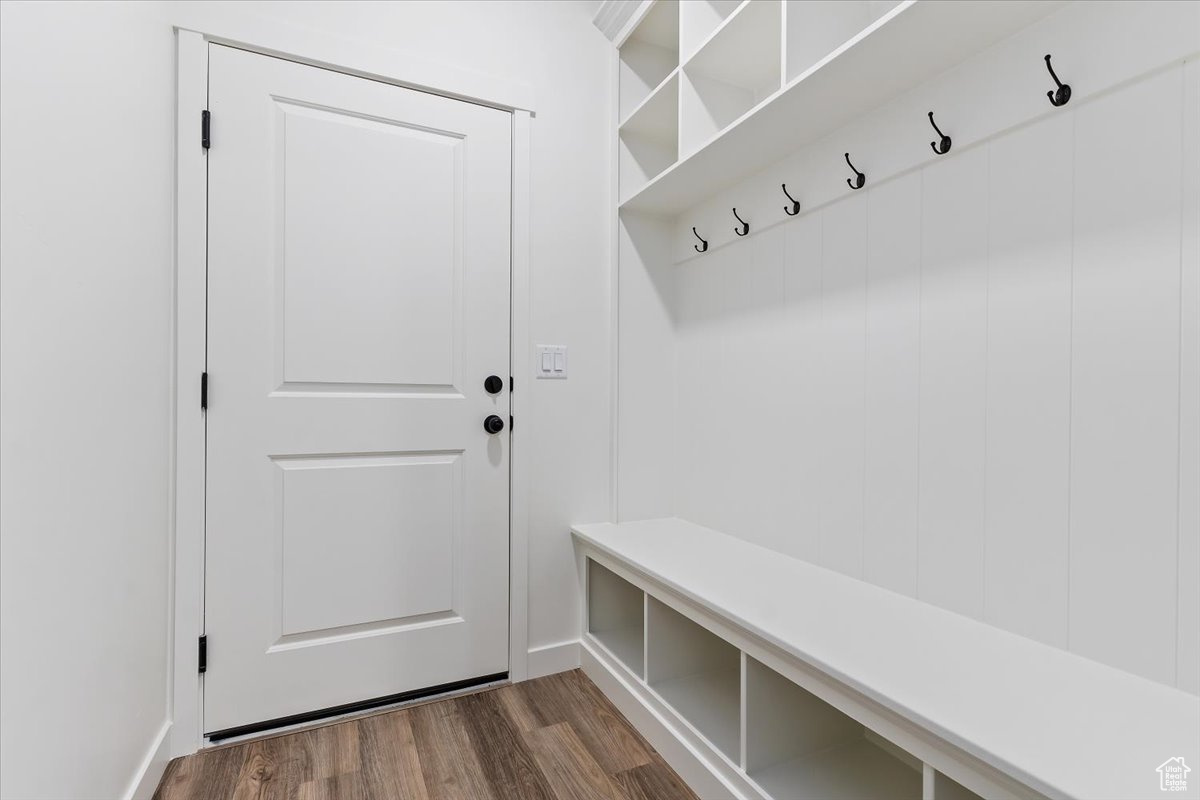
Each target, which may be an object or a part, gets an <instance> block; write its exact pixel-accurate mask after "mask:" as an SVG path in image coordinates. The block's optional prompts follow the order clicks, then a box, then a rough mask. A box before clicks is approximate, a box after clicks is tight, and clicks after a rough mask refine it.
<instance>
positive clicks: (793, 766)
mask: <svg viewBox="0 0 1200 800" xmlns="http://www.w3.org/2000/svg"><path fill="white" fill-rule="evenodd" d="M745 702H746V733H745V735H746V764H745V767H746V773H747V774H748V775H749V776H750V778H751V779H752V780H754V781H755V782H756V783H757V784H758V785H759V786H760V787H761V788H762V790H763V791H764V792H766V793H767V794H768V795H770V796H771V797H773V798H777V800H786V799H787V798H797V797H820V798H825V800H843V799H844V800H861V798H864V797H887V798H891V799H892V800H919V799H920V798H921V792H922V775H921V764H920V763H919V762H918V761H917V760H916V759H915V758H913V757H911V756H909V755H908V754H907V753H903V752H902V751H900V750H899V749H898V748H897V747H896V746H895V745H892V744H891V743H890V742H887V741H886V740H883V739H881V738H880V737H878V736H877V735H876V734H873V733H871V732H870V731H868V730H867V729H866V728H864V726H863V725H862V724H860V723H859V722H857V721H856V720H854V719H852V718H851V717H848V716H846V715H845V714H843V713H842V712H840V711H838V710H837V709H835V708H834V707H833V706H831V705H829V704H828V703H826V702H825V701H823V700H821V699H820V698H818V697H816V696H815V695H813V694H811V693H809V692H808V691H806V690H805V689H803V688H801V687H800V686H798V685H796V684H795V683H793V682H792V681H790V680H789V679H788V678H786V677H784V676H783V675H780V674H779V673H778V672H775V671H774V670H772V669H771V668H769V667H767V666H765V665H764V664H762V663H761V662H759V661H757V660H755V659H753V658H750V657H747V658H746V697H745Z"/></svg>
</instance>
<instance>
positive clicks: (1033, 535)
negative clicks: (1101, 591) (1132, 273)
mask: <svg viewBox="0 0 1200 800" xmlns="http://www.w3.org/2000/svg"><path fill="white" fill-rule="evenodd" d="M1073 135H1074V116H1073V115H1071V114H1058V115H1054V116H1051V117H1047V118H1046V119H1044V120H1043V121H1041V122H1039V123H1036V124H1034V125H1030V126H1029V127H1026V128H1023V129H1021V130H1019V131H1016V132H1014V133H1012V134H1010V135H1009V136H1007V137H1003V138H1001V139H1000V140H998V141H996V142H993V143H992V144H991V146H990V157H991V167H990V171H991V184H990V185H991V196H990V200H989V206H990V217H991V220H990V230H989V234H988V239H989V242H990V247H989V251H990V252H989V258H988V310H987V321H988V344H987V348H988V349H987V370H988V373H987V442H986V451H987V467H986V475H987V498H986V508H987V526H986V548H985V550H986V573H985V580H984V589H985V598H984V607H985V613H984V619H986V620H987V621H988V622H991V623H992V624H994V625H997V626H999V627H1002V628H1007V629H1008V630H1011V631H1014V632H1016V633H1020V634H1023V635H1025V636H1029V637H1031V638H1033V639H1039V640H1041V641H1043V642H1047V643H1049V644H1054V645H1057V646H1059V647H1066V645H1067V615H1068V613H1067V602H1068V599H1067V578H1068V568H1067V556H1068V551H1067V545H1068V541H1067V539H1068V495H1069V492H1068V481H1069V475H1070V469H1069V461H1070V390H1071V386H1070V380H1071V379H1070V376H1071V236H1070V231H1071V209H1072V204H1071V203H1072V198H1071V193H1070V192H1069V191H1068V190H1067V187H1070V186H1071V182H1072V159H1071V158H1070V157H1069V155H1068V154H1070V153H1071V149H1072V137H1073ZM1043 186H1053V187H1055V190H1054V191H1041V190H1038V189H1037V188H1036V187H1043Z"/></svg>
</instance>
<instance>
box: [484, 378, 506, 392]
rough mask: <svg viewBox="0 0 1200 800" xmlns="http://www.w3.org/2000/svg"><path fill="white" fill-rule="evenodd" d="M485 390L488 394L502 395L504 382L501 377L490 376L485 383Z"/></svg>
mask: <svg viewBox="0 0 1200 800" xmlns="http://www.w3.org/2000/svg"><path fill="white" fill-rule="evenodd" d="M483 388H484V389H486V390H487V393H488V394H500V390H501V389H503V388H504V381H502V380H500V376H499V375H488V376H487V380H485V381H484V382H483Z"/></svg>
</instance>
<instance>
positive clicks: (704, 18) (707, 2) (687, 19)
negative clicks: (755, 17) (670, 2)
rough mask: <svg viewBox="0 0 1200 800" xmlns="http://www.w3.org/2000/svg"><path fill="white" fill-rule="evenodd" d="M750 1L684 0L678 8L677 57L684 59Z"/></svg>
mask: <svg viewBox="0 0 1200 800" xmlns="http://www.w3.org/2000/svg"><path fill="white" fill-rule="evenodd" d="M750 1H751V0H686V2H683V3H681V4H680V6H679V55H680V57H681V58H684V59H686V58H687V57H688V56H690V55H692V53H695V52H696V50H697V49H698V48H699V47H700V45H702V44H704V42H706V41H707V40H708V37H709V36H711V35H712V32H713V31H715V30H716V29H717V28H719V27H720V26H721V24H722V23H723V22H724V21H725V19H726V18H727V17H728V16H729V15H730V14H732V13H733V12H734V11H735V10H737V8H738V6H740V5H742V3H744V2H750Z"/></svg>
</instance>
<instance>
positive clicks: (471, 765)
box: [154, 670, 696, 800]
mask: <svg viewBox="0 0 1200 800" xmlns="http://www.w3.org/2000/svg"><path fill="white" fill-rule="evenodd" d="M154 797H155V800H224V798H230V799H231V800H268V798H270V799H271V800H274V799H275V798H280V799H283V798H288V799H289V800H392V798H395V800H509V799H510V798H511V799H512V800H696V796H695V794H693V793H692V791H691V790H690V789H688V788H687V786H686V785H685V784H684V783H683V781H682V780H680V778H679V776H678V775H676V774H675V772H674V771H673V770H672V769H671V768H670V767H668V766H667V764H666V762H664V761H663V760H662V757H661V756H659V755H658V753H656V752H655V751H654V749H653V748H652V747H651V746H650V745H649V744H648V743H647V742H646V740H645V739H643V738H642V737H641V735H640V734H638V732H637V731H635V730H634V729H633V727H632V726H631V725H630V724H629V722H628V721H626V720H625V718H624V717H622V716H621V714H620V712H619V711H617V709H616V708H615V707H614V706H613V705H612V703H610V702H609V701H608V698H606V697H605V696H604V695H603V694H601V693H600V690H599V689H597V688H596V686H595V685H594V684H593V683H592V682H591V681H590V680H588V679H587V677H586V676H585V675H584V674H583V673H582V672H581V671H579V670H574V671H571V672H563V673H560V674H558V675H550V676H548V677H545V678H539V679H537V680H533V681H527V682H525V683H519V684H515V685H511V686H503V687H500V688H498V689H491V690H487V691H483V692H478V693H475V694H469V695H465V696H461V697H454V698H449V699H446V700H436V701H433V702H430V703H426V704H423V705H416V706H410V707H408V708H403V709H399V710H396V711H388V712H384V713H380V714H375V715H373V716H366V717H360V718H357V719H352V720H348V721H346V722H340V723H336V724H332V725H326V726H324V727H318V728H312V729H309V730H303V731H297V732H294V733H289V734H284V735H281V736H276V737H274V738H269V739H258V740H255V741H252V742H246V743H243V744H235V745H229V746H226V747H217V748H213V749H210V750H205V751H202V752H200V753H197V754H195V755H191V756H187V757H185V758H179V759H176V760H174V761H172V762H171V763H170V765H168V767H167V771H166V774H165V775H163V779H162V783H161V784H160V785H159V787H158V791H157V792H156V793H155V795H154Z"/></svg>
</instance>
